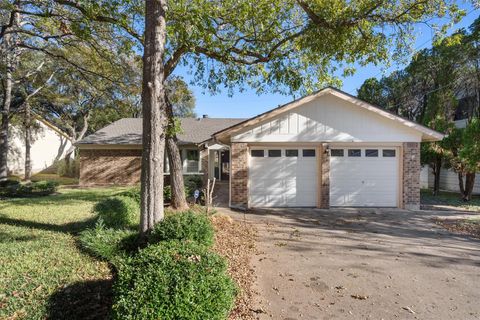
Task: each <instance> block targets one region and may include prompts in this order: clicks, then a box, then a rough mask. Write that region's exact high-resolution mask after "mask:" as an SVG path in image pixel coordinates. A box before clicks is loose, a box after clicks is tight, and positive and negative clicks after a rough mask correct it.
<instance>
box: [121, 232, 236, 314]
mask: <svg viewBox="0 0 480 320" xmlns="http://www.w3.org/2000/svg"><path fill="white" fill-rule="evenodd" d="M116 267H117V269H118V277H117V280H116V282H115V283H114V287H113V290H114V304H113V318H114V319H127V320H128V319H142V320H148V319H152V320H153V319H163V320H177V319H191V320H195V319H198V320H204V319H210V320H215V319H218V320H220V319H226V318H227V316H228V313H229V311H230V310H231V308H232V307H233V303H234V299H235V294H236V286H235V284H234V282H233V281H232V280H231V279H230V277H228V276H227V274H226V269H227V264H226V261H225V259H224V258H222V257H220V256H218V255H217V254H215V253H213V252H210V251H209V250H208V249H207V248H206V247H205V246H201V245H198V244H196V243H193V242H178V241H168V242H164V243H161V244H160V245H150V246H149V247H147V248H145V249H142V250H140V251H139V253H138V254H137V255H135V256H133V257H129V258H125V259H123V260H121V261H119V262H118V263H117V264H116Z"/></svg>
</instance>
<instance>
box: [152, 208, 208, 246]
mask: <svg viewBox="0 0 480 320" xmlns="http://www.w3.org/2000/svg"><path fill="white" fill-rule="evenodd" d="M213 235H214V230H213V226H212V223H211V222H210V219H209V218H208V217H207V216H205V215H203V214H198V213H194V212H192V211H186V212H182V213H175V214H172V215H169V216H166V217H165V219H163V221H161V222H159V223H157V224H156V225H155V226H154V228H153V231H152V233H151V235H150V239H149V241H150V243H157V242H160V241H166V240H192V241H195V242H197V243H199V244H202V245H205V246H210V245H212V244H213Z"/></svg>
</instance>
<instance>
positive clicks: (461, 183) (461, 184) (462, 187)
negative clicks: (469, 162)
mask: <svg viewBox="0 0 480 320" xmlns="http://www.w3.org/2000/svg"><path fill="white" fill-rule="evenodd" d="M464 183H465V182H464V181H463V173H462V172H459V173H458V187H459V189H460V194H461V195H462V198H463V196H464V195H465V184H464Z"/></svg>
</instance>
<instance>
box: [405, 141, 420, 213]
mask: <svg viewBox="0 0 480 320" xmlns="http://www.w3.org/2000/svg"><path fill="white" fill-rule="evenodd" d="M420 170H421V166H420V143H419V142H405V143H404V144H403V207H404V208H405V209H407V210H419V209H420Z"/></svg>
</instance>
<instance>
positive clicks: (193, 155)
mask: <svg viewBox="0 0 480 320" xmlns="http://www.w3.org/2000/svg"><path fill="white" fill-rule="evenodd" d="M186 158H187V172H188V173H191V172H198V171H199V168H200V166H199V161H198V160H199V159H200V157H199V152H198V150H194V149H190V150H187V152H186Z"/></svg>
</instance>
